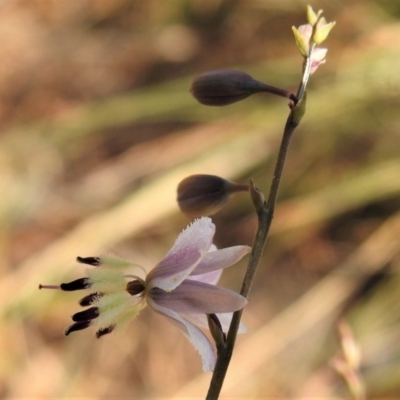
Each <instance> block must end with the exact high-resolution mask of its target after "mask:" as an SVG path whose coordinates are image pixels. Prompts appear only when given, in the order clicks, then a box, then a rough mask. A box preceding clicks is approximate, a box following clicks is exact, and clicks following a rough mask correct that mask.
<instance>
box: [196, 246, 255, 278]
mask: <svg viewBox="0 0 400 400" xmlns="http://www.w3.org/2000/svg"><path fill="white" fill-rule="evenodd" d="M250 251H251V247H249V246H233V247H227V248H225V249H221V250H216V251H211V252H209V253H207V254H206V255H205V256H204V257H203V259H202V260H201V261H200V263H199V265H198V266H197V267H196V269H195V270H193V272H192V273H191V275H192V276H194V275H200V274H204V273H206V272H210V271H215V270H217V269H222V268H226V267H230V266H231V265H233V264H235V263H237V262H238V261H239V260H241V259H242V258H243V256H245V255H246V254H247V253H250Z"/></svg>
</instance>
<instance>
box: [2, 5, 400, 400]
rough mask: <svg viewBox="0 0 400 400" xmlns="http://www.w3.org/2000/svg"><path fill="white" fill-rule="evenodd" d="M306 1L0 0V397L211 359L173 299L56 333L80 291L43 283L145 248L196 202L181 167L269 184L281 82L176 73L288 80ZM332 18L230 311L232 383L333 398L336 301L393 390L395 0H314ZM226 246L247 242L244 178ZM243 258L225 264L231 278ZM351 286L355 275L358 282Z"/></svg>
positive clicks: (138, 258)
mask: <svg viewBox="0 0 400 400" xmlns="http://www.w3.org/2000/svg"><path fill="white" fill-rule="evenodd" d="M306 4H307V3H306V2H303V1H300V0H299V1H289V0H285V1H282V0H279V1H278V0H237V1H236V0H225V1H223V0H171V1H160V0H146V1H140V0H135V1H132V0H112V1H111V0H109V1H107V0H93V1H88V0H79V1H77V0H72V1H67V0H58V1H55V0H53V1H50V0H37V1H35V0H25V1H22V0H13V1H2V2H1V3H0V60H1V62H0V124H1V133H0V193H1V195H0V260H1V262H0V279H1V280H0V315H1V331H0V332H1V334H0V354H1V357H0V397H1V398H6V399H11V398H21V397H25V398H71V397H81V398H94V399H103V398H133V399H141V398H173V397H174V396H176V397H177V398H192V397H198V398H204V395H205V393H206V390H207V384H208V382H209V379H210V376H209V375H208V374H203V373H202V372H201V365H200V360H199V358H198V356H197V354H196V352H195V350H194V349H193V348H192V347H191V345H190V344H189V343H188V342H187V341H186V339H185V338H184V337H183V336H182V335H181V334H180V333H179V332H178V331H176V330H175V329H174V328H173V327H172V326H171V325H170V324H169V323H168V321H164V320H163V319H162V318H161V317H160V316H158V315H153V314H152V313H151V312H150V311H149V310H145V311H143V312H142V314H141V315H140V317H139V318H137V320H135V321H134V322H133V323H132V324H131V325H130V326H129V328H128V329H127V330H125V331H123V332H121V333H120V334H118V335H114V334H113V335H107V336H105V337H104V338H102V339H101V340H96V339H95V337H94V332H92V331H90V330H86V331H82V332H78V333H75V334H72V335H71V336H69V337H65V336H64V335H63V331H64V329H65V327H66V326H68V325H69V324H70V315H71V314H73V313H74V312H76V311H78V304H77V301H78V299H79V298H80V297H81V296H80V294H78V293H66V292H56V291H53V292H52V291H47V292H45V291H39V290H38V289H37V287H38V284H39V283H59V282H62V281H69V280H72V279H75V278H78V277H81V276H82V274H83V271H84V270H83V269H82V266H81V265H78V264H77V263H75V261H74V260H75V257H76V256H77V255H80V256H91V255H97V254H101V253H104V252H114V253H116V254H118V255H120V256H123V257H126V258H129V259H131V260H132V261H134V262H136V263H138V264H141V265H143V266H144V267H145V268H146V269H151V268H152V266H154V265H155V263H156V262H157V261H158V260H160V258H161V257H162V256H163V255H164V254H165V253H166V251H167V250H168V249H169V247H170V246H171V245H172V244H173V242H174V239H175V237H176V236H177V234H178V233H179V232H180V231H181V230H182V229H183V228H184V227H185V226H186V225H187V223H188V222H189V220H188V219H187V218H186V217H184V216H182V215H181V214H180V213H179V211H178V208H177V206H176V203H175V196H176V194H175V190H176V186H177V184H178V182H179V181H180V179H182V178H183V177H185V176H187V175H189V174H191V173H211V174H217V175H221V176H224V177H227V178H231V179H235V180H237V181H240V182H246V181H247V180H248V178H249V177H253V178H254V180H255V181H256V184H257V185H258V186H259V187H260V188H261V189H262V190H264V191H267V190H268V184H269V181H270V179H271V176H272V167H273V162H274V159H275V156H276V153H277V148H278V145H279V139H280V136H281V133H282V129H283V125H284V122H285V120H286V116H287V113H288V108H287V102H286V101H285V100H284V99H281V98H274V97H271V96H267V95H265V96H263V95H260V96H255V97H254V98H250V99H247V100H245V101H243V102H241V103H238V104H235V105H232V106H230V107H227V108H208V107H204V106H201V105H199V104H198V103H196V102H195V101H194V99H193V98H192V97H191V96H190V95H189V92H188V88H189V86H190V82H191V80H192V79H193V77H194V76H196V74H198V73H200V72H202V71H205V70H208V69H217V68H240V69H242V70H244V71H246V72H248V73H250V74H252V75H253V76H254V77H255V78H257V79H260V80H263V81H265V82H266V83H269V84H272V85H276V86H281V87H284V88H286V89H289V90H292V91H295V90H296V88H297V85H298V81H299V77H300V73H301V57H300V55H299V53H298V51H297V49H296V47H295V44H294V39H293V35H292V32H291V26H292V25H300V24H301V23H303V22H304V21H305V6H306ZM313 6H314V8H315V9H319V8H323V9H324V10H325V14H326V17H327V19H328V20H336V21H337V26H336V27H335V28H334V30H333V31H332V33H331V35H330V37H329V39H328V40H327V42H326V45H327V46H328V47H329V52H328V56H327V64H326V65H324V66H322V67H321V68H320V69H319V70H318V72H317V73H316V74H315V75H314V76H313V77H312V79H311V82H310V87H309V96H308V97H309V101H308V109H307V114H306V117H305V118H304V120H303V122H302V124H301V126H300V128H299V129H298V130H297V131H296V133H295V136H294V138H293V142H292V145H291V148H290V151H289V158H288V161H287V165H286V169H285V175H284V178H283V182H282V187H281V191H280V198H279V206H278V209H277V214H276V217H275V219H274V222H273V228H272V236H271V237H270V240H269V241H268V244H267V247H266V251H265V254H264V258H263V260H262V263H261V265H260V270H259V272H258V275H257V279H256V281H255V283H254V287H253V291H252V294H251V301H250V304H249V305H248V306H247V308H246V310H245V313H244V321H245V323H246V324H247V325H248V327H249V333H248V334H246V335H244V336H241V337H239V340H238V345H237V349H236V352H235V355H234V357H233V360H232V365H231V368H230V370H229V373H228V377H227V381H226V385H225V387H224V391H223V397H224V398H227V399H228V398H233V397H237V398H256V397H257V398H288V399H291V398H293V399H309V398H311V397H312V396H314V397H318V398H322V399H324V398H329V399H332V398H343V397H345V396H347V395H348V390H347V388H346V385H345V383H344V381H343V380H342V378H341V377H340V376H339V375H338V374H336V373H335V371H334V370H333V369H332V368H331V366H330V363H331V360H332V358H333V357H334V356H335V355H337V353H338V352H339V342H338V340H337V337H336V335H335V324H334V318H335V316H337V315H338V314H340V313H342V311H343V309H344V304H348V302H347V301H346V299H348V298H351V297H352V293H353V294H354V293H355V292H357V288H358V287H360V284H361V282H362V281H363V280H365V278H366V277H367V276H368V274H370V273H371V272H373V271H378V270H380V269H381V268H382V267H388V268H389V271H390V272H389V273H388V274H386V275H385V276H384V278H385V279H383V281H382V282H381V283H380V284H378V285H376V286H374V288H373V291H371V293H370V294H369V296H367V297H366V296H364V297H362V298H361V299H360V300H359V301H356V302H352V304H351V307H350V306H346V307H345V309H346V312H345V316H346V319H347V321H348V322H349V323H350V325H351V327H352V328H353V330H354V335H355V337H356V339H357V342H358V343H359V345H360V346H361V349H362V353H363V359H362V366H361V375H362V377H363V379H364V380H365V383H366V387H367V392H368V398H369V399H378V398H386V397H387V398H389V397H391V398H399V397H400V380H399V374H400V308H399V303H400V302H399V300H400V295H399V284H400V282H399V274H398V270H399V257H398V253H399V249H400V246H399V245H398V238H399V237H400V222H399V218H400V217H399V208H400V207H399V198H400V180H399V176H400V160H399V148H400V135H399V132H400V119H399V99H400V96H399V88H400V78H399V76H400V75H399V73H398V71H399V70H400V65H399V62H400V57H399V54H400V45H399V43H400V42H399V40H398V38H399V37H400V21H399V17H400V3H399V2H396V1H389V0H387V1H381V0H380V1H378V0H376V1H372V0H367V1H365V0H350V1H327V0H326V1H318V2H315V3H314V4H313ZM214 221H215V223H216V225H217V235H216V244H217V245H218V246H219V247H224V246H230V245H235V244H251V242H252V237H253V234H254V230H255V216H254V213H253V211H252V206H251V203H250V201H249V199H248V197H247V196H246V195H245V194H240V195H238V196H237V197H236V198H234V199H233V200H232V202H231V203H229V205H228V206H227V207H226V208H225V209H224V210H223V211H222V212H221V213H219V214H218V215H217V216H215V218H214ZM245 265H246V264H245V261H242V262H241V263H239V264H238V265H236V266H235V267H233V268H231V269H230V270H228V271H227V272H226V273H225V274H224V276H223V279H222V281H221V284H222V285H224V286H226V287H230V288H232V289H235V290H238V288H239V287H240V280H241V277H242V276H243V273H244V268H245ZM353 297H354V296H353Z"/></svg>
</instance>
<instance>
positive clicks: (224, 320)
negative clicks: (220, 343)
mask: <svg viewBox="0 0 400 400" xmlns="http://www.w3.org/2000/svg"><path fill="white" fill-rule="evenodd" d="M181 316H182V317H183V318H185V319H187V320H188V321H190V322H191V323H192V324H195V325H197V326H199V327H200V328H207V329H208V320H207V316H206V315H205V314H181ZM216 316H217V317H218V319H219V322H221V325H222V330H223V331H224V332H225V333H227V332H228V330H229V326H230V324H231V320H232V316H233V313H223V314H216ZM246 332H247V327H246V325H245V324H243V322H241V323H240V325H239V330H238V333H246Z"/></svg>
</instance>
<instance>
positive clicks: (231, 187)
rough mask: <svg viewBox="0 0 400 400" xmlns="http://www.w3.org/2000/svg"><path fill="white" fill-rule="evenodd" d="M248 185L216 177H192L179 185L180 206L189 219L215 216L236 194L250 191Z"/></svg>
mask: <svg viewBox="0 0 400 400" xmlns="http://www.w3.org/2000/svg"><path fill="white" fill-rule="evenodd" d="M248 189H249V187H248V185H243V184H239V183H235V182H232V181H229V180H226V179H223V178H220V177H219V176H215V175H191V176H188V177H187V178H185V179H184V180H183V181H181V182H180V183H179V185H178V198H177V200H178V205H179V208H180V209H181V211H182V212H183V213H184V214H186V215H187V216H189V217H198V216H205V215H213V214H215V213H216V212H218V211H219V210H220V209H221V208H222V207H224V205H225V204H226V203H227V202H228V200H229V199H230V197H231V196H232V195H233V194H234V193H236V192H243V191H248Z"/></svg>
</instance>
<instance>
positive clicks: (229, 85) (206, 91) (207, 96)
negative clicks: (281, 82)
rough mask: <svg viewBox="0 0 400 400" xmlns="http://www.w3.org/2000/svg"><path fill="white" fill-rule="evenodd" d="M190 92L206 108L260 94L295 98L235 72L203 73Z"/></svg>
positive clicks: (244, 74) (217, 71) (246, 75)
mask: <svg viewBox="0 0 400 400" xmlns="http://www.w3.org/2000/svg"><path fill="white" fill-rule="evenodd" d="M190 92H191V93H192V95H193V97H194V98H195V99H196V100H197V101H198V102H199V103H201V104H204V105H207V106H227V105H229V104H232V103H236V102H237V101H240V100H243V99H245V98H247V97H249V96H251V95H252V94H255V93H262V92H267V93H272V94H276V95H278V96H282V97H286V98H290V99H292V100H296V97H295V96H294V95H293V94H292V93H290V92H288V91H286V90H283V89H279V88H276V87H274V86H270V85H267V84H265V83H263V82H260V81H257V80H255V79H253V78H252V77H251V76H250V75H248V74H246V73H244V72H241V71H235V70H215V71H208V72H205V73H204V74H201V75H200V76H198V77H197V78H196V79H195V80H194V81H193V83H192V86H191V88H190Z"/></svg>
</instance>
